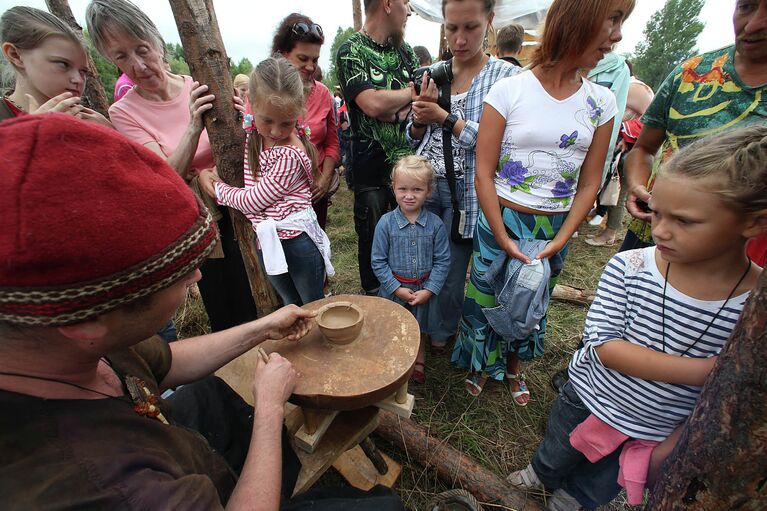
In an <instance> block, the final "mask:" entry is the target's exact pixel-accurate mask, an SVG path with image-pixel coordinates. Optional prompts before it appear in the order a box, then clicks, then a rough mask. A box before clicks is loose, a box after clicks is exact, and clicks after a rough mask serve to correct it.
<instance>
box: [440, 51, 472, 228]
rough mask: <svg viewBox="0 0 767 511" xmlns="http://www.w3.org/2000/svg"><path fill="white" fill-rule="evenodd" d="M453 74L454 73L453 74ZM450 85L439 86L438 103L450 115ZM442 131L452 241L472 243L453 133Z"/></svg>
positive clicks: (446, 130)
mask: <svg viewBox="0 0 767 511" xmlns="http://www.w3.org/2000/svg"><path fill="white" fill-rule="evenodd" d="M452 63H453V62H452V59H451V60H449V61H448V65H450V66H451V67H452ZM451 74H452V73H451ZM450 85H451V83H450V82H449V81H448V82H446V83H442V84H440V85H439V97H438V98H437V103H438V104H439V106H441V107H442V108H443V109H444V110H445V111H447V113H448V114H450ZM441 129H442V152H443V153H444V158H445V178H446V179H447V186H448V187H449V188H450V202H451V204H452V206H453V222H452V224H451V225H450V239H451V240H452V241H453V243H472V239H471V238H464V237H463V228H464V225H465V223H466V211H463V210H462V209H461V206H460V204H458V193H457V190H456V183H455V163H454V162H453V131H452V129H448V128H447V127H446V126H444V125H443V126H441Z"/></svg>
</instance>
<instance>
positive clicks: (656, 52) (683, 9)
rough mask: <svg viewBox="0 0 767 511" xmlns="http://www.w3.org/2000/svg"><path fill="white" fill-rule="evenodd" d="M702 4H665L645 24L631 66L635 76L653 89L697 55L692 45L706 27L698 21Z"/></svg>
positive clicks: (681, 0) (683, 0)
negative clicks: (688, 59) (681, 64)
mask: <svg viewBox="0 0 767 511" xmlns="http://www.w3.org/2000/svg"><path fill="white" fill-rule="evenodd" d="M703 4H704V0H667V1H666V5H664V6H663V8H662V9H661V10H659V11H657V12H655V14H653V15H652V17H651V18H650V21H648V22H647V25H646V26H645V29H644V40H643V41H641V42H640V43H639V44H637V46H636V51H635V55H634V57H633V58H632V59H631V63H632V64H633V66H634V74H636V75H637V76H638V77H639V78H641V79H642V80H643V81H644V82H645V83H647V84H648V85H650V86H651V87H652V88H653V89H655V90H657V89H658V86H659V85H660V84H661V82H663V79H664V78H666V76H667V75H668V74H669V73H670V72H671V71H672V70H673V69H674V67H676V66H677V65H678V64H679V63H681V62H682V61H683V60H685V59H687V58H690V57H692V56H693V55H695V54H696V53H697V49H696V48H695V42H696V41H697V39H698V35H700V33H701V31H702V30H703V27H704V26H705V25H704V24H703V23H702V22H701V21H700V20H699V19H698V16H699V15H700V10H701V8H702V7H703Z"/></svg>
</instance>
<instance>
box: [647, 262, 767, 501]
mask: <svg viewBox="0 0 767 511" xmlns="http://www.w3.org/2000/svg"><path fill="white" fill-rule="evenodd" d="M766 353H767V272H763V273H762V276H761V278H760V279H759V281H758V283H757V285H756V288H755V289H754V290H753V291H752V293H751V296H750V298H749V299H748V302H747V303H746V306H745V308H744V309H743V313H742V315H741V317H740V320H739V321H738V323H737V325H736V326H735V329H734V330H733V332H732V335H730V339H729V340H728V341H727V345H726V346H725V347H724V349H723V350H722V353H721V354H720V355H719V359H718V360H717V363H716V365H715V366H714V370H713V371H712V373H711V375H710V376H709V378H708V381H706V384H705V385H704V387H703V391H702V393H701V395H700V397H699V399H698V402H697V403H696V405H695V409H694V410H693V412H692V414H691V415H690V418H689V419H688V422H687V425H686V426H685V428H684V431H683V432H682V436H681V437H680V439H679V442H678V443H677V445H676V448H675V449H674V451H673V452H672V453H671V455H670V456H669V458H668V459H667V460H666V463H665V464H664V466H663V469H662V474H661V475H660V476H659V477H658V480H657V482H656V483H655V487H654V489H653V492H652V494H651V496H650V501H649V503H648V505H647V509H648V510H672V509H673V510H700V511H703V510H711V509H739V510H757V509H760V510H761V509H767V365H766V364H765V360H767V357H766V356H765V354H766Z"/></svg>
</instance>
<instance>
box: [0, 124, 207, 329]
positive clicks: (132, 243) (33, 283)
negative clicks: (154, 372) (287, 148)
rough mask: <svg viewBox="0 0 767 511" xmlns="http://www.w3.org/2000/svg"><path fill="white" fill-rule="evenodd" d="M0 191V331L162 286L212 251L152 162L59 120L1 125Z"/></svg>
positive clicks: (54, 321)
mask: <svg viewBox="0 0 767 511" xmlns="http://www.w3.org/2000/svg"><path fill="white" fill-rule="evenodd" d="M0 190H2V193H3V195H4V198H3V200H2V201H0V321H6V322H10V323H14V324H21V325H37V326H58V325H66V324H71V323H76V322H78V321H83V320H86V319H90V318H93V317H96V316H98V315H100V314H103V313H104V312H107V311H110V310H113V309H116V308H117V307H120V306H122V305H125V304H127V303H130V302H132V301H134V300H136V299H138V298H141V297H143V296H147V295H150V294H152V293H155V292H157V291H158V290H160V289H163V288H165V287H168V286H169V285H171V284H172V283H174V282H175V281H177V280H178V279H180V278H181V277H183V276H184V275H186V274H187V273H189V272H190V271H192V270H193V269H195V268H196V267H197V266H199V265H200V264H201V263H202V261H203V260H204V259H205V257H206V256H207V254H208V253H209V252H210V251H211V250H212V248H213V245H214V242H215V237H216V231H215V225H214V223H213V222H212V220H211V218H210V215H209V214H208V212H207V210H206V209H205V207H204V206H203V205H202V204H201V203H200V201H199V200H198V199H197V198H196V197H195V196H194V194H192V192H191V191H190V190H189V187H188V186H187V185H186V184H185V183H184V181H183V180H182V179H181V178H180V177H179V176H178V175H177V174H176V172H175V171H174V170H173V169H172V168H171V167H170V166H169V165H168V164H167V163H166V162H165V161H164V160H163V159H162V158H159V157H158V156H157V155H155V154H154V153H152V152H151V151H149V150H147V149H146V148H144V147H142V146H139V145H137V144H135V143H133V142H131V141H129V140H127V139H126V138H125V137H123V136H122V135H120V134H119V133H117V132H116V131H114V130H110V129H107V128H103V127H101V126H96V125H94V124H92V123H86V122H84V121H80V120H77V119H75V118H73V117H71V116H68V115H64V114H45V115H27V116H23V117H20V118H17V119H14V120H8V121H4V122H2V123H0Z"/></svg>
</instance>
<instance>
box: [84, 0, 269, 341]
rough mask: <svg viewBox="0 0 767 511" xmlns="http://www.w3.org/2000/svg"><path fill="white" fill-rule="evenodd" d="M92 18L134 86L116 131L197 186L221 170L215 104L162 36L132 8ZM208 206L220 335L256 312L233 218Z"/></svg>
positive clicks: (208, 282)
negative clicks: (172, 67)
mask: <svg viewBox="0 0 767 511" xmlns="http://www.w3.org/2000/svg"><path fill="white" fill-rule="evenodd" d="M85 16H86V22H87V24H88V32H89V33H90V35H91V38H92V39H93V43H94V45H95V46H96V49H97V50H98V51H99V53H101V54H102V55H103V56H104V57H106V58H107V59H109V60H110V61H111V62H112V63H113V64H115V65H116V66H117V67H119V68H120V69H121V70H122V71H123V72H124V73H125V74H126V75H127V76H128V78H130V79H131V80H132V81H133V83H134V84H135V86H134V87H133V88H132V89H131V90H129V91H128V92H127V93H126V94H125V96H123V98H122V99H121V100H120V101H118V102H116V103H114V104H113V105H112V106H111V107H110V108H109V116H110V118H111V120H112V123H113V124H114V126H115V128H116V129H117V131H119V132H120V133H122V134H123V135H125V136H126V137H128V138H129V139H131V140H133V141H134V142H137V143H139V144H142V145H143V146H144V147H146V148H148V149H150V150H152V151H153V152H155V153H157V154H158V155H159V156H161V157H163V158H165V159H166V160H167V162H168V163H169V164H170V165H171V166H172V167H173V168H174V169H176V172H178V173H179V175H180V176H181V177H182V178H184V179H185V180H186V181H187V182H189V183H190V185H192V188H195V183H196V181H197V180H196V177H197V175H198V174H199V172H200V171H202V170H204V169H210V168H213V167H214V166H215V163H214V162H213V152H212V151H211V147H210V141H209V140H208V134H207V133H206V132H205V129H204V126H203V122H202V114H203V113H204V112H206V111H208V110H209V109H210V108H211V107H212V103H211V102H212V101H213V99H214V97H213V95H211V94H208V87H207V86H206V85H200V84H198V83H197V82H194V81H193V80H192V77H190V76H182V75H176V74H173V73H171V72H170V71H169V70H168V68H167V66H166V65H165V60H164V54H165V52H164V47H165V43H164V41H163V39H162V36H161V35H160V32H159V31H158V30H157V27H156V26H155V25H154V23H152V21H151V20H150V19H149V18H148V17H147V15H146V14H144V13H143V12H142V11H141V10H140V9H138V8H137V7H136V6H135V5H134V4H132V3H131V2H127V1H125V0H93V1H92V2H90V4H89V5H88V8H87V10H86V15H85ZM198 195H200V194H199V192H198ZM204 199H207V197H204ZM204 202H206V205H207V206H208V210H209V211H210V213H211V215H212V216H213V219H214V220H216V221H217V223H218V230H219V233H220V236H221V243H220V245H219V249H220V250H216V251H214V253H213V254H212V255H211V256H210V258H209V259H208V260H207V261H206V262H205V263H204V264H203V265H202V267H201V268H200V269H201V271H202V279H201V280H200V281H199V282H198V287H199V288H200V294H201V295H202V300H203V303H204V305H205V311H206V312H207V314H208V319H209V320H210V325H211V329H212V330H213V331H218V330H225V329H227V328H230V327H233V326H236V325H239V324H241V323H245V322H247V321H251V320H253V319H256V306H255V304H254V302H253V297H252V295H251V292H250V285H249V283H248V277H247V273H246V272H245V266H244V264H243V262H242V256H241V255H240V249H239V246H238V245H237V241H236V240H235V238H234V230H233V228H232V224H231V220H230V218H229V214H228V212H227V211H226V208H220V209H219V208H217V207H216V204H215V203H214V202H212V201H210V200H207V201H205V200H204ZM115 207H119V205H117V204H116V205H115ZM146 214H147V215H151V214H153V212H152V211H147V212H146Z"/></svg>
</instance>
